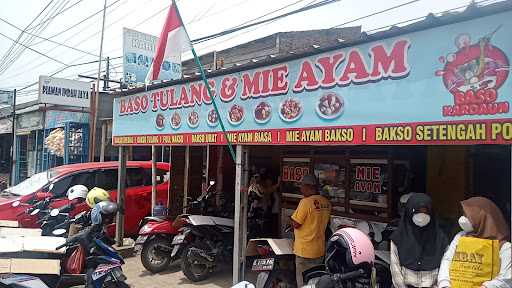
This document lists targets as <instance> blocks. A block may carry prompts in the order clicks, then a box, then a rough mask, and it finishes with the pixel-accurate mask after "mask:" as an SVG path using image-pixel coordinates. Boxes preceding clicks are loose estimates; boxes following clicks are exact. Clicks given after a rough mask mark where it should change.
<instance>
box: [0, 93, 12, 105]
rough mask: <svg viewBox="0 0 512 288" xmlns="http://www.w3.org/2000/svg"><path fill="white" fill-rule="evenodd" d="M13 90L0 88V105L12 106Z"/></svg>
mask: <svg viewBox="0 0 512 288" xmlns="http://www.w3.org/2000/svg"><path fill="white" fill-rule="evenodd" d="M13 99H14V91H6V90H0V106H12V102H13Z"/></svg>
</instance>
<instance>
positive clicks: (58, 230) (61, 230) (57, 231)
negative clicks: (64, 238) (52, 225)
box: [52, 228, 66, 236]
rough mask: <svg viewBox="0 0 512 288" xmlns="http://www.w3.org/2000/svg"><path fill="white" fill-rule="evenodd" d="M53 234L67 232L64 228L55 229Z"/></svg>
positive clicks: (59, 234)
mask: <svg viewBox="0 0 512 288" xmlns="http://www.w3.org/2000/svg"><path fill="white" fill-rule="evenodd" d="M52 234H53V235H55V236H61V235H64V234H66V229H63V228H59V229H55V230H53V232H52Z"/></svg>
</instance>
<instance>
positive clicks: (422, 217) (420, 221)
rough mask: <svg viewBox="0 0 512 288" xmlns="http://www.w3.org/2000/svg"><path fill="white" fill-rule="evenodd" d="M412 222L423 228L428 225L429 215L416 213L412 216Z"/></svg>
mask: <svg viewBox="0 0 512 288" xmlns="http://www.w3.org/2000/svg"><path fill="white" fill-rule="evenodd" d="M412 222H414V224H416V225H417V226H419V227H425V226H427V225H428V223H430V215H428V214H427V213H416V214H414V216H412Z"/></svg>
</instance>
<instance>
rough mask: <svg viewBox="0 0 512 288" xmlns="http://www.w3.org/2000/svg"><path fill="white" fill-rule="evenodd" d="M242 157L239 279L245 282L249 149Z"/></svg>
mask: <svg viewBox="0 0 512 288" xmlns="http://www.w3.org/2000/svg"><path fill="white" fill-rule="evenodd" d="M242 154H243V157H242V184H241V186H242V187H243V188H244V191H243V192H242V193H241V200H240V201H241V205H240V206H241V208H240V211H241V214H242V215H241V217H242V223H241V224H240V226H241V228H240V231H242V234H241V235H242V249H241V250H242V252H241V267H240V271H241V274H242V275H241V279H242V280H245V260H246V259H245V252H246V251H245V247H247V213H248V212H249V211H248V210H249V209H248V207H247V205H248V203H247V192H246V191H247V188H248V183H249V147H245V149H244V151H243V153H242Z"/></svg>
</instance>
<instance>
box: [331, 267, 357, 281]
mask: <svg viewBox="0 0 512 288" xmlns="http://www.w3.org/2000/svg"><path fill="white" fill-rule="evenodd" d="M364 274H365V272H364V270H363V269H358V270H356V271H352V272H348V273H343V274H334V275H333V278H334V280H336V281H343V280H348V279H352V278H356V277H361V276H363V275H364Z"/></svg>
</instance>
